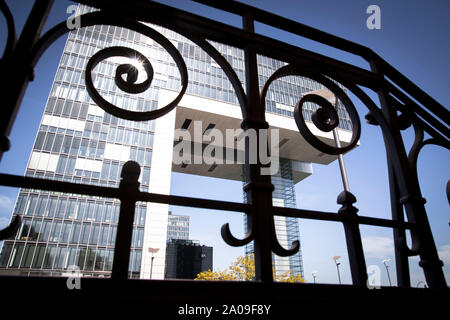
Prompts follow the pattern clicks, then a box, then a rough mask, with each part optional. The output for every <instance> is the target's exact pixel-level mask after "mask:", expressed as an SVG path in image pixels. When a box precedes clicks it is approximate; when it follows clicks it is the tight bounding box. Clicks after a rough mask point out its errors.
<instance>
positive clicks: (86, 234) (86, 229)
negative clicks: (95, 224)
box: [80, 223, 91, 244]
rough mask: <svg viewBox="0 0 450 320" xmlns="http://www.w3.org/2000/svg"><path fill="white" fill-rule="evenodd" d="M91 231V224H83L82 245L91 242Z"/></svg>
mask: <svg viewBox="0 0 450 320" xmlns="http://www.w3.org/2000/svg"><path fill="white" fill-rule="evenodd" d="M90 231H91V224H90V223H83V225H82V228H81V236H80V243H82V244H87V243H88V240H89V232H90Z"/></svg>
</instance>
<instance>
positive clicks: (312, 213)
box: [273, 207, 414, 229]
mask: <svg viewBox="0 0 450 320" xmlns="http://www.w3.org/2000/svg"><path fill="white" fill-rule="evenodd" d="M273 210H274V215H276V216H284V217H292V218H302V219H311V220H322V221H337V222H344V221H347V220H349V218H347V216H345V215H340V214H337V213H335V212H324V211H316V210H305V209H296V208H285V207H273ZM350 219H352V220H353V221H354V222H356V223H358V224H364V225H371V226H377V227H387V228H399V229H413V228H414V223H411V222H400V221H394V220H389V219H381V218H373V217H364V216H356V217H352V218H350Z"/></svg>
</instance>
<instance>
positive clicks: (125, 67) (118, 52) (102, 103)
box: [85, 30, 188, 121]
mask: <svg viewBox="0 0 450 320" xmlns="http://www.w3.org/2000/svg"><path fill="white" fill-rule="evenodd" d="M152 31H153V32H155V33H157V32H156V31H154V30H152ZM160 36H161V38H159V39H158V38H156V39H158V40H156V39H155V37H152V38H153V39H154V40H156V41H157V42H158V43H160V44H161V45H162V47H163V48H165V49H166V50H167V52H169V54H170V55H171V56H172V57H173V59H174V60H175V62H176V64H177V66H178V69H179V71H180V75H181V83H182V88H181V90H180V92H179V93H178V95H177V96H176V98H175V99H174V100H173V101H172V102H170V103H169V104H167V105H166V106H164V107H162V108H160V109H156V110H151V111H143V112H139V111H131V110H125V109H122V108H119V107H117V106H115V105H113V104H112V103H110V102H108V101H106V100H105V99H104V98H102V96H101V95H100V94H99V92H98V91H97V90H96V89H95V87H94V84H93V82H92V70H93V69H94V68H95V66H96V65H97V64H99V63H100V62H101V61H102V60H105V59H107V58H110V57H114V56H121V57H128V58H130V59H138V60H139V62H140V63H141V64H142V66H143V68H144V70H145V72H146V75H147V78H146V80H145V81H144V82H142V83H136V80H137V77H138V72H139V71H138V69H137V68H136V67H135V66H133V65H131V64H121V65H119V66H118V67H117V69H116V74H115V77H114V81H115V83H116V85H117V86H118V87H119V88H120V89H121V90H123V91H125V92H127V93H133V94H137V93H141V92H144V91H145V90H147V89H148V88H149V87H150V84H151V82H152V79H153V68H152V65H151V63H150V61H149V60H148V59H147V58H146V57H145V56H144V55H143V54H141V53H140V52H138V51H136V50H134V49H131V48H126V47H107V48H105V49H102V50H100V51H99V52H97V53H96V54H94V55H93V56H92V57H91V58H90V59H89V61H88V63H87V65H86V71H85V79H86V89H87V91H88V93H89V95H90V96H91V98H92V100H94V102H95V103H97V105H98V106H99V107H101V108H102V109H103V110H105V111H106V112H108V113H110V114H112V115H114V116H116V117H119V118H123V119H127V120H132V121H147V120H154V119H157V118H159V117H162V116H164V115H165V114H167V113H169V112H170V111H171V110H173V109H174V108H175V107H176V106H177V105H178V103H179V102H180V100H181V98H182V97H183V95H184V93H185V92H186V89H187V85H188V73H187V68H186V64H185V63H184V60H183V58H182V57H181V55H180V53H179V52H178V50H177V49H176V48H175V47H174V46H173V44H172V43H171V42H170V41H169V40H167V38H165V37H164V36H162V35H161V34H160ZM124 74H126V80H124V79H123V78H122V76H123V75H124Z"/></svg>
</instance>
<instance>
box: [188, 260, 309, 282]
mask: <svg viewBox="0 0 450 320" xmlns="http://www.w3.org/2000/svg"><path fill="white" fill-rule="evenodd" d="M273 278H274V280H275V281H280V282H304V281H305V280H304V279H303V278H302V277H301V275H300V274H294V273H293V272H292V271H287V272H284V273H282V274H276V272H275V269H273ZM254 279H255V259H254V256H253V254H248V255H245V256H243V257H242V256H241V257H238V258H237V259H236V261H234V262H233V263H232V265H231V266H230V267H228V269H226V270H224V271H211V270H208V271H203V272H201V273H199V274H198V275H197V277H196V278H195V280H228V281H252V280H254Z"/></svg>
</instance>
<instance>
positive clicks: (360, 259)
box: [337, 190, 367, 287]
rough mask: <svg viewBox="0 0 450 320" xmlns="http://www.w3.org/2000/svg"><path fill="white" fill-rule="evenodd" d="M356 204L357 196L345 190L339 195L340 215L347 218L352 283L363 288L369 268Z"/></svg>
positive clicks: (346, 238) (346, 232) (345, 221)
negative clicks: (354, 204) (365, 257)
mask: <svg viewBox="0 0 450 320" xmlns="http://www.w3.org/2000/svg"><path fill="white" fill-rule="evenodd" d="M355 202H356V198H355V196H354V195H353V194H352V193H351V192H348V191H345V190H344V191H342V192H341V193H340V194H339V196H338V199H337V203H338V204H341V205H342V207H341V208H340V209H339V211H338V214H340V215H342V216H344V217H345V219H344V221H343V225H344V231H345V240H346V242H347V251H348V259H349V262H350V270H351V274H352V282H353V284H354V285H355V286H359V287H363V286H366V285H367V268H366V260H365V259H364V251H363V247H362V241H361V232H360V230H359V224H358V221H357V217H358V215H357V212H358V209H357V208H355V207H354V206H353V203H355Z"/></svg>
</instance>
